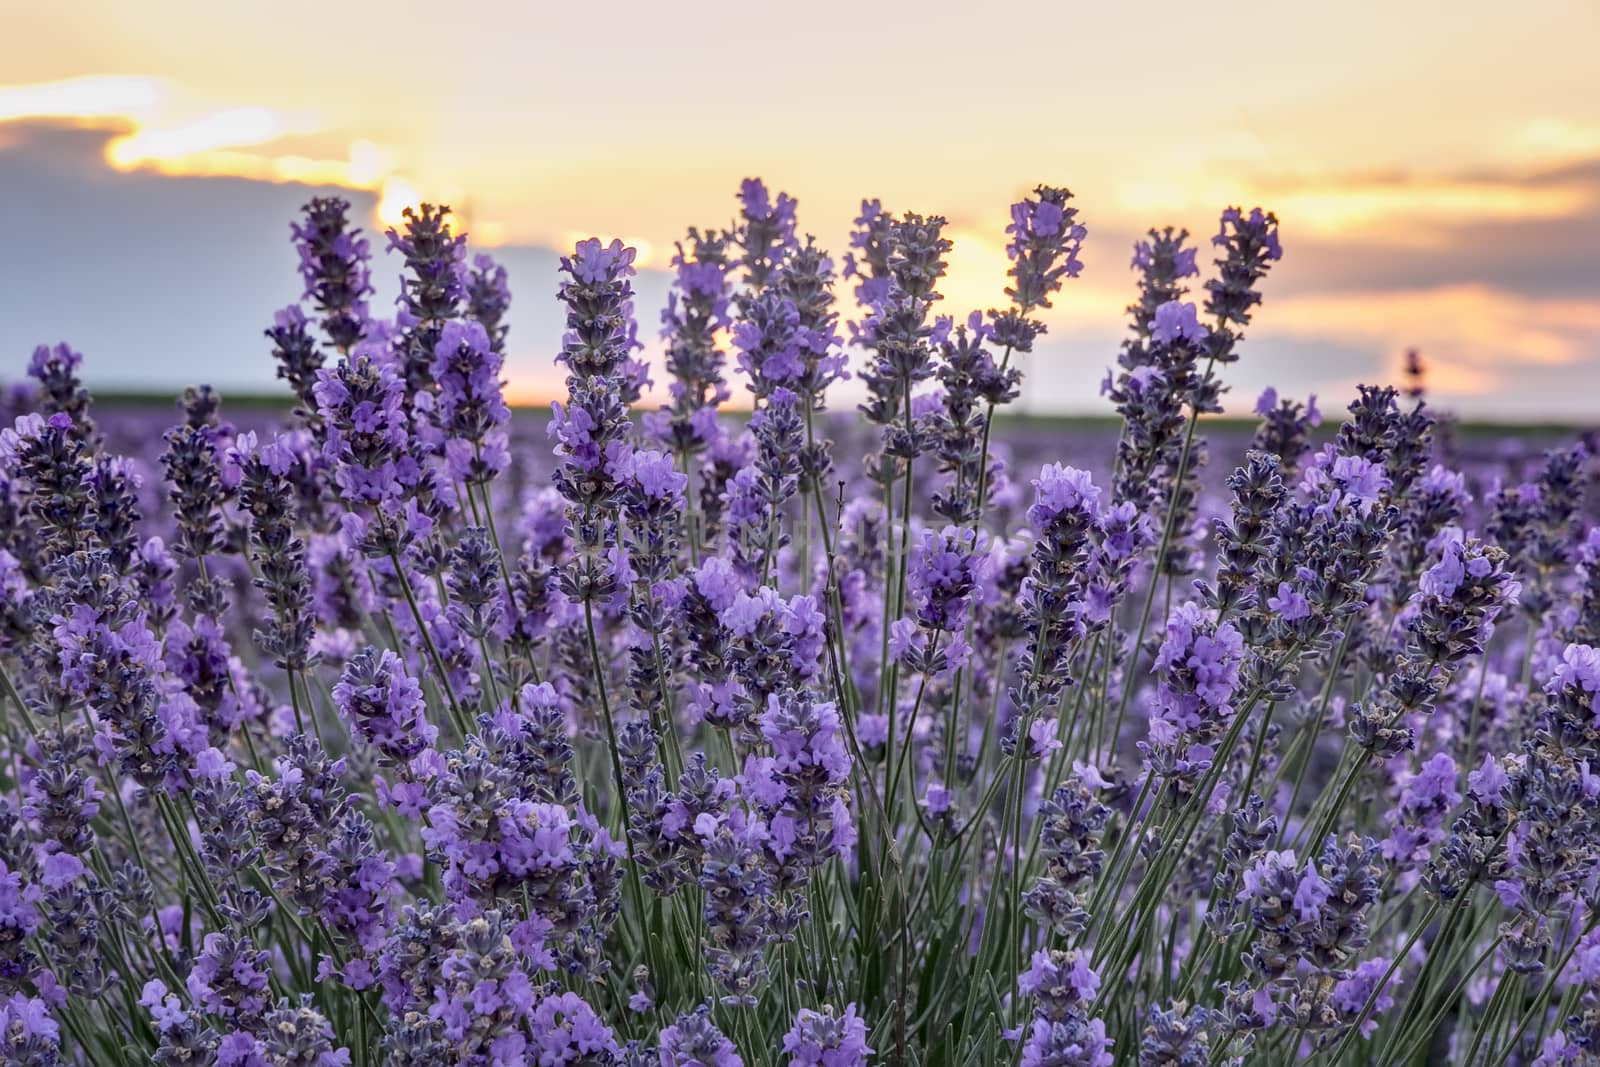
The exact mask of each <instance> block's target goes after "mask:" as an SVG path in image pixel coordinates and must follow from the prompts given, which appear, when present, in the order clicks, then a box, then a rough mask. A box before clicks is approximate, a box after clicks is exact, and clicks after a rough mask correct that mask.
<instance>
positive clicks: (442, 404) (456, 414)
mask: <svg viewBox="0 0 1600 1067" xmlns="http://www.w3.org/2000/svg"><path fill="white" fill-rule="evenodd" d="M432 375H433V379H434V381H435V382H437V383H438V386H439V396H438V399H437V403H436V406H435V408H434V417H435V418H436V419H437V421H438V424H439V428H440V429H441V430H443V431H444V434H445V444H444V455H445V462H446V465H447V466H448V468H449V471H450V474H451V476H452V477H454V478H457V479H459V480H460V481H462V482H465V483H466V484H468V485H482V484H484V483H486V482H488V481H489V480H490V479H491V478H494V477H495V476H496V475H498V474H500V473H501V472H502V471H504V470H505V469H506V464H507V463H508V462H509V461H510V457H509V456H508V454H507V451H506V449H507V438H506V426H507V424H508V423H509V422H510V421H511V409H510V408H508V407H506V402H505V400H504V398H503V397H502V396H501V393H500V355H499V353H498V352H497V351H496V350H495V349H494V347H493V344H492V343H491V341H490V339H489V334H488V333H487V332H486V331H485V329H484V327H483V326H482V325H480V324H479V323H476V322H447V323H445V325H444V328H443V329H442V330H441V331H440V333H439V340H438V343H437V344H436V345H435V346H434V350H433V365H432Z"/></svg>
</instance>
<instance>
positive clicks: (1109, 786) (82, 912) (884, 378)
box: [0, 180, 1600, 1067]
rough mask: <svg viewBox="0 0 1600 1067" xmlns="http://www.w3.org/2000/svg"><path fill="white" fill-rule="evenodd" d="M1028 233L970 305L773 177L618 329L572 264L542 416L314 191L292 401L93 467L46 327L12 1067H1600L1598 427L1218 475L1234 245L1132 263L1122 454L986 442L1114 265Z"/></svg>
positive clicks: (1174, 250) (1309, 450) (626, 296)
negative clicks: (823, 226)
mask: <svg viewBox="0 0 1600 1067" xmlns="http://www.w3.org/2000/svg"><path fill="white" fill-rule="evenodd" d="M1010 219H1011V223H1010V225H1009V227H1007V229H1006V233H1005V239H1006V241H1007V246H1006V247H1007V253H1008V256H1009V261H1010V271H1009V284H1008V286H1007V288H1006V290H1005V292H1006V296H1007V299H1008V301H1009V302H1008V303H1007V304H1006V306H1004V307H1000V308H992V309H981V308H980V309H967V308H951V307H949V305H948V304H947V303H945V301H944V300H943V297H942V295H941V292H940V289H941V285H942V283H943V279H944V276H945V272H946V267H947V263H948V257H949V255H950V254H951V252H952V248H953V244H952V241H951V239H950V237H949V236H948V232H947V226H946V220H945V219H943V218H941V217H939V216H936V215H924V214H919V213H916V212H911V211H907V212H904V213H896V212H894V211H891V210H889V209H887V208H885V207H884V206H883V205H882V204H881V203H879V202H878V201H867V202H865V203H863V205H862V209H861V214H860V217H859V218H858V219H857V220H856V222H855V228H854V230H853V232H852V234H851V236H850V241H849V248H848V250H847V251H846V252H845V254H844V255H843V257H842V259H840V260H839V261H838V262H837V263H836V261H835V259H834V258H833V257H832V256H831V255H830V254H829V253H828V252H826V251H825V250H824V249H823V248H822V247H821V246H820V245H819V244H818V242H817V241H816V240H815V239H814V238H813V237H810V236H803V235H802V233H801V231H800V230H799V224H798V220H797V214H796V203H795V201H794V200H793V199H792V198H791V197H789V196H787V195H784V194H781V193H778V194H774V193H773V192H772V191H770V190H769V189H768V188H767V187H766V186H765V185H764V184H762V183H761V182H760V181H756V180H750V181H747V182H745V183H744V185H743V186H742V188H741V189H740V191H739V194H738V201H737V214H736V217H735V218H734V219H733V221H732V223H731V224H730V225H728V226H726V227H714V228H709V229H699V228H696V229H690V230H689V231H688V232H687V235H686V236H685V238H684V240H683V241H682V242H681V243H680V244H679V245H678V247H677V252H676V255H675V256H674V257H673V258H672V262H671V271H672V274H673V278H674V283H673V289H672V294H671V297H670V299H669V300H668V302H667V305H666V307H665V309H664V310H663V311H662V312H661V315H660V331H659V337H658V338H657V339H656V342H655V343H654V344H652V343H650V342H649V341H647V340H645V339H644V338H646V337H648V336H649V333H650V331H649V329H646V330H645V331H644V334H643V335H641V327H640V321H639V318H640V313H639V309H638V308H637V306H636V297H635V292H634V279H635V271H636V265H635V258H636V256H635V252H634V250H633V249H631V248H627V247H625V246H624V245H623V244H622V243H621V242H620V241H610V242H604V241H602V240H599V239H591V240H586V241H582V242H580V243H578V244H577V245H576V247H575V248H573V249H572V251H571V253H570V254H569V255H566V256H564V257H562V259H561V261H560V267H559V275H558V277H556V278H551V279H545V280H543V281H540V282H537V283H535V284H536V287H537V286H547V287H549V288H550V289H553V290H554V295H555V296H556V298H557V299H558V300H559V301H560V302H561V304H562V305H563V307H564V309H565V315H566V331H565V334H564V336H563V338H562V341H561V345H560V350H559V352H556V353H552V355H553V358H554V359H555V361H556V364H557V365H559V367H560V368H561V370H562V372H563V373H564V374H565V379H566V380H565V389H564V397H563V399H562V400H560V401H559V402H557V403H556V404H555V405H554V406H553V411H552V412H551V414H550V415H549V417H548V418H536V417H533V416H526V415H516V416H514V414H513V412H512V409H511V408H510V407H509V406H508V404H507V402H506V399H505V373H506V372H505V360H506V357H507V351H508V349H507V345H508V338H509V336H510V318H509V313H510V306H511V293H510V288H509V283H508V278H507V273H506V271H505V270H504V269H503V268H502V267H500V266H498V265H497V264H496V263H495V262H494V260H493V259H492V258H491V257H490V256H489V255H486V254H484V253H482V252H476V251H474V250H473V249H472V248H471V246H470V245H469V243H468V240H467V236H466V235H464V234H461V233H458V232H456V229H455V219H454V217H453V216H452V215H451V214H450V212H449V210H448V209H447V208H443V207H438V206H433V205H425V206H423V207H422V208H421V209H420V210H417V211H414V212H411V211H408V212H407V213H406V216H405V223H404V225H403V226H401V227H399V228H398V229H396V230H394V231H391V232H390V233H388V235H387V248H388V252H389V253H390V255H391V257H392V258H391V260H390V263H391V266H392V267H393V268H395V269H398V270H399V271H400V273H401V284H400V298H399V302H398V305H397V306H396V307H395V308H394V311H393V314H392V316H390V317H387V318H384V317H379V316H377V315H375V314H374V309H373V308H372V307H371V306H370V304H369V302H368V298H369V297H370V296H371V295H372V293H373V287H372V284H371V277H372V272H373V270H374V269H376V264H375V262H374V258H373V249H372V244H371V243H370V242H369V240H368V239H367V237H365V236H364V235H363V234H362V233H361V231H360V230H359V229H358V228H357V227H356V226H355V225H354V224H353V223H352V221H351V216H350V208H349V205H348V204H346V203H344V202H343V201H341V200H338V199H330V198H319V199H315V200H313V201H312V202H311V203H309V204H308V205H307V206H306V208H305V210H304V214H303V217H302V218H301V219H300V220H298V221H297V222H296V223H295V224H294V225H293V227H292V236H293V241H294V245H295V248H296V249H297V251H298V253H299V263H300V274H301V281H302V283H303V292H302V296H301V298H300V299H299V300H298V301H296V302H295V303H293V304H291V305H290V306H288V307H286V308H284V309H283V310H281V311H279V312H277V313H276V314H275V315H273V316H272V320H271V321H272V325H271V326H270V327H269V328H268V329H267V330H266V338H267V341H268V345H266V346H265V347H266V349H267V351H268V352H270V356H271V358H272V359H274V360H275V362H276V366H277V370H278V376H279V377H280V378H281V379H282V381H283V382H284V383H285V385H286V386H287V389H288V391H289V393H290V394H291V395H292V406H290V405H285V407H284V409H283V411H282V413H281V415H279V416H274V417H271V418H266V419H263V418H261V417H259V416H257V417H255V418H253V419H252V418H249V417H246V416H245V415H237V416H236V415H232V413H230V415H224V409H223V406H222V402H221V399H220V398H219V397H218V396H217V394H216V393H215V392H214V391H212V390H211V389H209V388H207V387H197V388H193V389H190V390H188V391H187V392H186V393H185V395H184V397H183V401H182V406H181V412H180V413H179V414H178V415H176V416H175V417H174V418H173V419H170V420H167V421H168V422H171V423H172V424H171V425H170V426H169V425H162V426H160V427H159V429H158V432H154V433H151V432H149V429H150V419H151V416H149V415H148V414H146V415H145V416H144V421H143V422H142V423H141V425H142V426H143V427H144V432H142V433H140V434H137V435H129V434H126V433H124V434H122V435H121V436H122V437H123V438H127V443H126V445H125V446H123V445H120V444H119V443H118V434H117V433H115V432H114V427H113V426H112V423H114V422H115V421H116V419H117V417H118V413H117V412H115V411H104V412H97V411H96V410H95V408H94V406H93V404H92V401H91V397H90V395H89V392H88V391H87V390H86V389H85V388H84V386H83V383H82V362H83V361H82V357H81V356H80V355H79V354H78V353H77V352H76V351H74V350H72V349H71V348H69V347H68V346H66V345H57V346H54V347H46V346H41V347H40V348H39V349H38V350H37V351H36V352H35V353H34V354H33V357H32V359H31V361H30V362H29V364H28V367H27V374H26V377H25V378H24V379H23V380H21V381H19V382H17V383H15V384H13V385H11V386H10V387H8V388H6V389H5V390H4V392H3V397H0V406H3V409H4V410H3V412H0V414H3V416H4V422H5V424H6V427H7V428H5V429H4V430H3V432H0V704H3V711H0V749H3V752H0V780H3V783H4V789H3V792H0V1064H4V1065H19V1067H22V1065H26V1067H51V1065H98V1064H141V1063H148V1064H156V1065H160V1067H379V1065H383V1067H426V1065H454V1064H461V1065H474V1067H522V1065H579V1064H585V1065H589V1064H593V1065H616V1067H624V1065H626V1067H642V1065H645V1064H659V1065H660V1067H691V1065H693V1067H743V1065H746V1064H748V1065H750V1067H767V1065H779V1064H782V1065H786V1067H862V1065H864V1064H867V1063H869V1062H872V1063H890V1064H897V1065H899V1064H917V1065H930V1067H933V1065H940V1067H943V1065H950V1067H955V1065H967V1064H973V1063H985V1064H999V1063H1009V1064H1012V1065H1024V1067H1112V1065H1114V1064H1138V1065H1139V1067H1221V1065H1242V1064H1261V1065H1272V1064H1282V1063H1288V1062H1303V1063H1309V1064H1317V1065H1333V1064H1367V1063H1372V1064H1417V1063H1441V1064H1460V1065H1474V1067H1476V1065H1493V1067H1499V1065H1502V1064H1517V1065H1521V1067H1558V1065H1575V1064H1597V1063H1600V526H1595V525H1591V524H1590V522H1591V516H1592V514H1593V511H1592V509H1591V508H1590V506H1589V504H1588V502H1587V500H1586V492H1587V488H1588V483H1589V477H1590V474H1591V469H1592V467H1593V463H1592V462H1591V456H1590V452H1589V451H1588V450H1587V448H1586V447H1585V446H1584V445H1583V444H1574V445H1570V446H1568V447H1562V448H1557V449H1556V450H1554V451H1551V452H1549V453H1548V455H1547V456H1545V457H1543V458H1542V459H1539V460H1537V461H1536V462H1535V463H1533V464H1532V465H1529V464H1527V463H1525V462H1522V461H1520V460H1519V461H1516V462H1507V461H1505V460H1504V459H1503V458H1500V459H1491V460H1489V461H1478V460H1472V459H1471V458H1470V457H1465V456H1463V455H1462V453H1461V452H1460V451H1459V448H1458V447H1457V442H1456V441H1455V439H1454V437H1453V435H1451V434H1449V433H1446V432H1445V431H1446V430H1447V428H1448V425H1447V424H1445V423H1440V422H1437V421H1436V420H1435V417H1434V414H1433V413H1432V411H1431V410H1430V409H1428V408H1427V407H1426V406H1425V405H1424V403H1423V401H1422V398H1421V389H1420V388H1418V387H1413V388H1411V389H1409V390H1408V391H1406V392H1404V393H1401V392H1397V391H1396V389H1394V388H1390V387H1387V386H1363V387H1362V388H1361V389H1360V390H1359V392H1358V395H1357V396H1356V397H1355V398H1354V399H1353V401H1352V402H1351V403H1350V404H1349V407H1348V415H1347V417H1346V418H1345V420H1344V421H1343V422H1342V423H1341V424H1340V425H1339V426H1337V428H1335V427H1332V426H1323V425H1322V414H1321V412H1320V411H1319V409H1318V406H1317V399H1316V398H1315V397H1309V398H1305V399H1303V400H1297V399H1289V398H1280V397H1279V396H1278V395H1277V393H1275V392H1274V391H1272V390H1268V391H1267V393H1266V394H1265V395H1264V396H1262V397H1261V399H1260V401H1259V402H1258V403H1257V405H1256V408H1255V411H1256V415H1257V417H1258V422H1257V423H1256V425H1255V428H1254V431H1253V437H1252V438H1250V439H1248V440H1242V439H1237V437H1235V438H1229V439H1226V440H1222V441H1221V445H1222V446H1223V447H1217V446H1216V445H1214V444H1213V443H1212V442H1208V440H1207V435H1210V434H1212V433H1213V432H1217V431H1216V430H1215V429H1214V428H1215V427H1217V426H1219V425H1220V424H1218V423H1216V422H1212V421H1209V420H1206V419H1204V418H1203V417H1205V416H1210V415H1214V414H1216V413H1219V412H1220V411H1222V409H1223V405H1222V398H1223V395H1224V393H1225V392H1226V391H1227V388H1228V386H1227V382H1226V380H1225V376H1224V372H1225V370H1226V368H1227V367H1228V366H1229V365H1230V364H1232V363H1234V362H1235V361H1237V360H1239V359H1241V358H1245V357H1247V356H1248V355H1249V353H1247V351H1246V344H1245V341H1246V337H1245V333H1246V330H1247V329H1248V328H1249V327H1250V326H1251V324H1252V322H1253V321H1254V318H1255V316H1256V315H1257V314H1259V313H1261V309H1262V304H1263V294H1262V283H1263V281H1264V279H1265V278H1266V277H1267V276H1268V274H1269V272H1270V271H1271V270H1272V269H1273V268H1274V266H1275V265H1276V264H1277V262H1278V261H1279V259H1280V257H1281V256H1282V246H1281V244H1280V241H1279V233H1278V222H1277V219H1276V218H1275V217H1274V216H1273V215H1272V214H1270V213H1267V212H1264V211H1262V210H1260V209H1252V210H1245V209H1242V208H1229V209H1227V210H1226V211H1224V212H1223V213H1222V216H1221V221H1220V225H1219V229H1218V232H1217V234H1216V236H1215V237H1213V238H1212V241H1211V248H1212V250H1213V253H1212V255H1213V263H1212V265H1211V269H1210V271H1209V274H1210V277H1209V279H1208V280H1206V281H1204V282H1203V283H1197V282H1195V281H1193V279H1195V278H1197V277H1198V276H1199V275H1200V274H1201V273H1202V267H1201V263H1200V260H1201V258H1202V257H1201V251H1202V250H1201V249H1200V248H1199V247H1197V246H1195V245H1193V244H1191V243H1190V239H1189V234H1188V233H1187V232H1185V231H1181V230H1175V229H1172V228H1167V229H1161V230H1152V231H1150V233H1149V234H1148V236H1147V238H1146V239H1143V240H1140V241H1139V242H1138V243H1137V245H1136V246H1135V248H1134V250H1133V258H1132V270H1133V273H1134V278H1135V295H1134V299H1133V302H1132V304H1131V305H1130V307H1129V317H1130V324H1131V325H1130V330H1129V333H1128V335H1127V338H1126V340H1125V341H1124V343H1123V344H1122V346H1121V348H1120V351H1119V352H1118V353H1117V354H1116V356H1115V362H1114V365H1113V366H1112V368H1111V369H1110V370H1109V371H1107V373H1106V378H1105V386H1104V394H1105V396H1106V397H1107V398H1108V399H1109V400H1110V401H1111V403H1112V404H1113V405H1114V407H1115V410H1116V413H1117V415H1118V416H1119V417H1120V432H1119V433H1118V434H1117V435H1116V437H1115V440H1110V439H1106V440H1103V441H1099V442H1098V443H1097V444H1098V447H1097V448H1095V447H1090V448H1088V449H1086V450H1085V451H1084V453H1083V454H1070V455H1068V454H1063V452H1065V451H1066V447H1065V445H1064V443H1063V442H1064V441H1066V440H1067V439H1065V438H1057V437H1055V436H1054V435H1052V434H1050V433H1048V432H1039V431H1034V432H1031V433H1030V432H1029V431H1027V430H1026V428H1023V429H1020V430H1019V429H1017V428H1016V424H1010V425H1009V426H1006V425H1002V424H1000V423H999V422H998V421H997V419H998V417H999V416H1000V415H1001V414H1002V413H1004V411H1005V410H1006V409H1007V408H1008V407H1009V406H1010V405H1012V404H1013V402H1015V401H1016V400H1017V399H1018V397H1019V396H1020V395H1021V393H1022V390H1023V389H1024V388H1025V387H1026V386H1025V382H1024V380H1023V375H1022V373H1021V367H1022V365H1023V363H1024V360H1023V358H1022V357H1024V356H1026V355H1028V354H1030V353H1035V350H1036V346H1037V345H1038V343H1039V340H1040V338H1041V336H1043V335H1044V334H1045V332H1046V329H1047V325H1048V324H1049V323H1050V322H1052V321H1054V316H1053V314H1050V312H1051V309H1052V306H1053V301H1054V300H1055V299H1056V298H1057V296H1058V295H1059V293H1060V292H1061V290H1062V288H1063V287H1064V286H1065V285H1066V284H1067V283H1068V282H1070V281H1071V280H1072V279H1074V278H1076V277H1078V275H1079V274H1080V273H1081V271H1082V270H1083V269H1084V267H1083V262H1082V260H1081V259H1080V254H1081V252H1082V249H1083V246H1084V243H1085V241H1086V240H1087V237H1088V231H1087V228H1086V226H1085V223H1084V221H1083V219H1082V218H1081V217H1080V212H1079V208H1078V206H1077V204H1076V202H1075V201H1074V200H1073V198H1072V196H1071V194H1070V193H1069V192H1068V191H1067V190H1066V189H1064V188H1058V187H1053V186H1040V187H1038V188H1037V189H1036V190H1034V191H1033V192H1032V193H1031V194H1029V195H1027V196H1025V197H1024V198H1023V199H1021V200H1020V201H1019V202H1018V203H1016V204H1015V205H1013V206H1012V208H1011V212H1010ZM1191 286H1198V289H1199V292H1198V294H1197V299H1195V300H1191V299H1189V296H1190V289H1191ZM647 352H658V353H660V358H658V359H656V360H654V362H652V360H651V359H648V358H646V353H647ZM1042 354H1043V352H1042V351H1040V352H1039V353H1038V355H1042ZM1036 358H1037V357H1036ZM653 373H656V374H664V375H665V379H666V380H665V381H664V383H663V386H664V387H663V388H661V389H659V390H658V389H657V388H656V383H655V382H654V381H653V380H652V377H651V375H652V374H653ZM1419 373H1420V372H1419ZM847 379H854V380H855V382H856V383H857V385H856V386H855V395H857V396H859V397H861V398H862V399H861V401H860V403H859V405H858V406H857V408H856V409H855V410H854V411H849V410H845V411H840V410H838V409H836V408H835V409H830V407H829V403H828V401H829V393H830V389H832V388H833V387H835V386H837V385H839V383H841V382H844V381H846V380H847ZM834 391H835V392H836V393H837V392H838V390H834ZM744 405H748V406H749V408H750V409H751V410H750V412H749V414H748V417H745V415H744V413H743V412H742V411H739V410H734V409H735V408H742V407H743V406H744ZM230 418H241V420H242V424H236V423H235V422H233V421H230ZM97 420H99V421H97ZM1202 428H1203V429H1205V431H1206V434H1205V435H1203V434H1202V433H1201V432H1200V431H1201V430H1202ZM830 435H837V436H838V437H839V440H840V442H841V443H840V444H837V445H836V443H835V441H834V439H833V437H832V436H830ZM541 437H542V438H543V439H542V440H541ZM1074 451H1075V452H1076V449H1074ZM1223 454H1227V455H1229V458H1228V459H1227V460H1226V461H1223V460H1222V459H1221V456H1222V455H1223ZM1063 461H1067V462H1063ZM1069 463H1070V464H1071V465H1069ZM1091 472H1094V473H1091Z"/></svg>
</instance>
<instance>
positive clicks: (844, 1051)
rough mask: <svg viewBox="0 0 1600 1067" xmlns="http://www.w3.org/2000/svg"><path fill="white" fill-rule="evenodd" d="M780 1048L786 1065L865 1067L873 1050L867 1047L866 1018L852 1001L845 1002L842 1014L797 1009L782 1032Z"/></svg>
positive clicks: (793, 1066)
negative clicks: (857, 1012) (784, 1031)
mask: <svg viewBox="0 0 1600 1067" xmlns="http://www.w3.org/2000/svg"><path fill="white" fill-rule="evenodd" d="M783 1051H784V1053H785V1054H786V1055H788V1057H789V1064H788V1067H866V1063H867V1057H868V1056H870V1055H871V1054H872V1052H873V1050H872V1049H870V1048H868V1047H867V1024H866V1020H864V1019H862V1018H861V1016H860V1015H857V1014H856V1006H855V1005H854V1004H846V1005H845V1009H844V1013H843V1014H839V1013H837V1012H836V1011H834V1009H832V1008H824V1009H822V1010H821V1011H815V1010H813V1009H811V1008H801V1009H800V1011H799V1012H798V1013H797V1014H796V1015H795V1017H794V1025H793V1026H791V1027H790V1028H789V1032H788V1033H786V1034H784V1035H783Z"/></svg>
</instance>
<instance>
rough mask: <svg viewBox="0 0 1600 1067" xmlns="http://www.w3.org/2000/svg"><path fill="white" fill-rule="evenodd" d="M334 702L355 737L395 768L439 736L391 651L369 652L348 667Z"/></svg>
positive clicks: (419, 694) (412, 682) (414, 684)
mask: <svg viewBox="0 0 1600 1067" xmlns="http://www.w3.org/2000/svg"><path fill="white" fill-rule="evenodd" d="M333 702H334V706H335V707H337V708H338V710H339V716H340V717H341V718H342V719H344V720H345V721H346V722H347V723H349V724H350V728H351V731H352V732H353V733H355V734H357V735H358V736H360V737H361V738H362V739H364V740H365V741H367V742H368V743H369V744H371V745H373V746H374V747H375V748H377V749H378V751H379V752H381V753H383V755H384V756H385V758H387V759H388V760H390V761H392V762H394V763H396V764H400V765H404V764H405V763H407V762H409V761H410V760H411V758H412V757H414V756H416V755H417V754H418V753H420V752H422V751H424V750H425V749H427V748H428V747H429V746H431V745H432V744H433V742H434V739H435V738H436V737H438V734H439V731H438V729H437V728H436V727H434V726H433V725H432V724H431V723H429V722H428V719H427V709H426V707H425V705H424V703H423V699H422V687H421V686H419V685H418V684H417V682H416V680H415V679H413V678H411V677H410V676H409V675H407V674H406V670H405V664H404V663H403V662H402V661H401V659H400V657H399V656H396V655H395V654H394V653H393V652H390V651H389V650H388V649H382V650H380V649H376V648H365V649H362V650H361V651H360V652H358V653H357V654H356V656H355V658H353V659H351V660H350V662H348V663H346V664H345V667H344V673H343V674H342V675H341V676H340V678H339V682H338V684H337V685H335V686H334V687H333Z"/></svg>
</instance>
